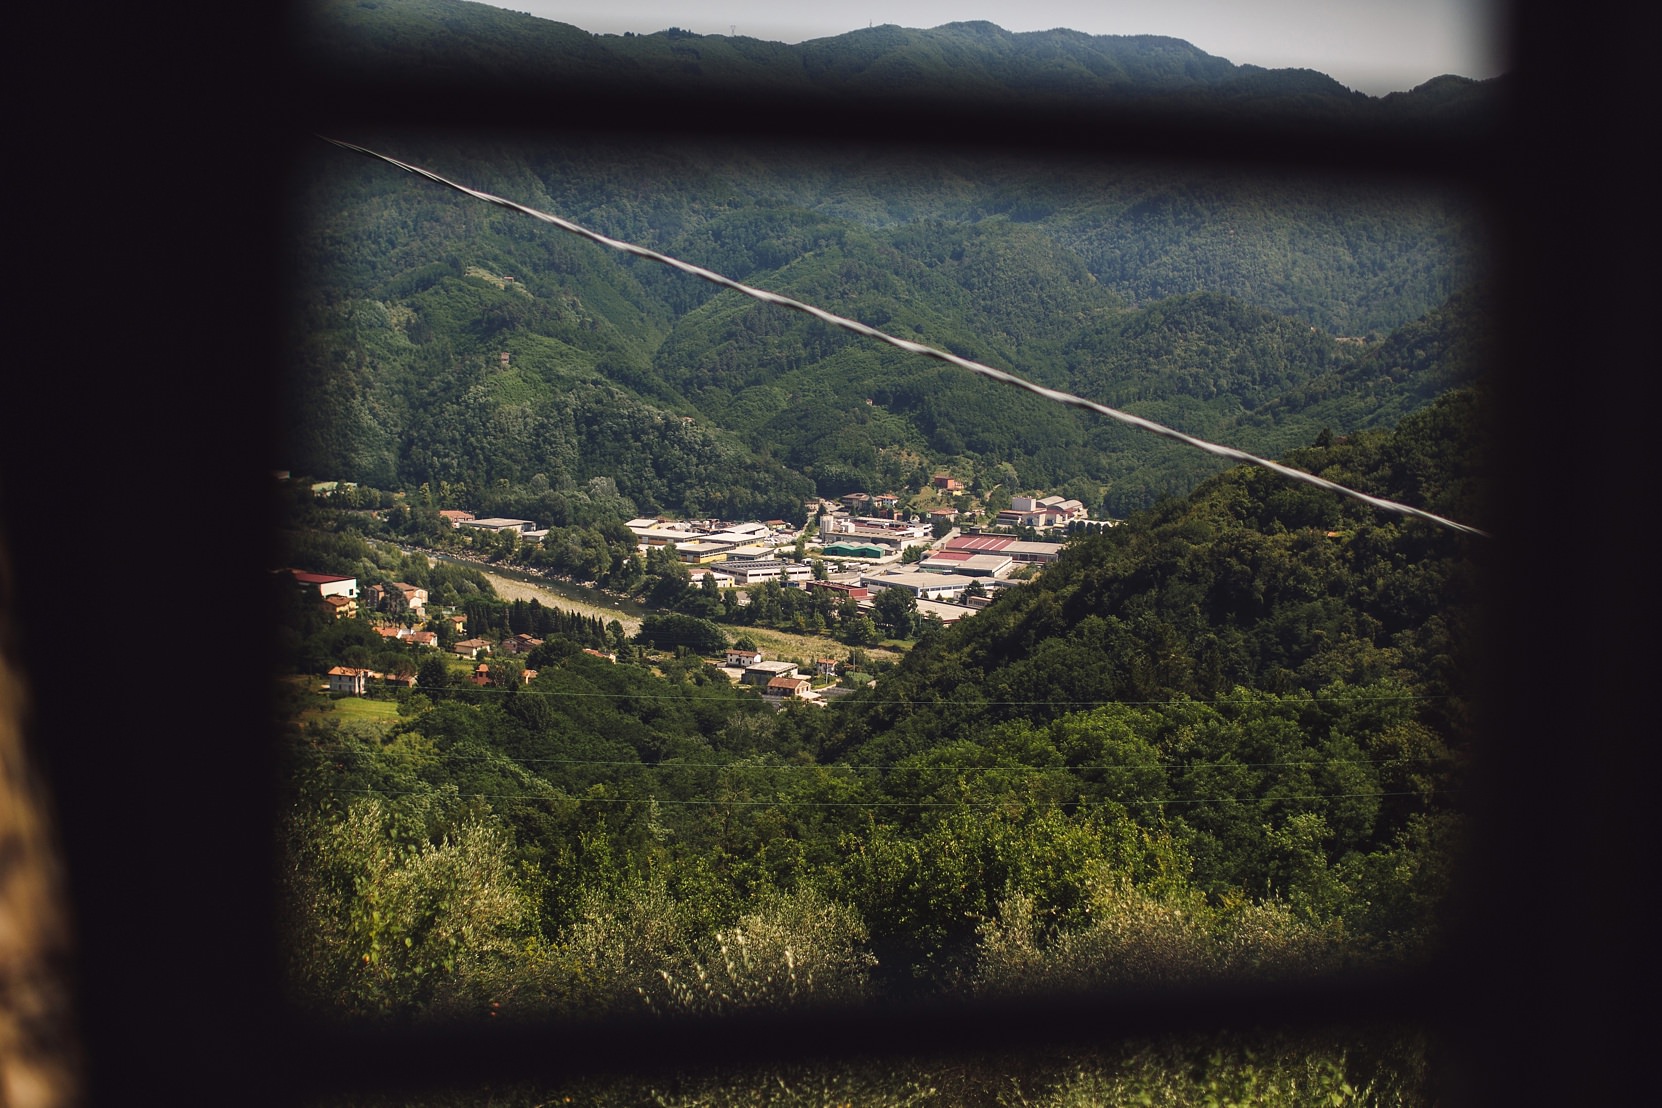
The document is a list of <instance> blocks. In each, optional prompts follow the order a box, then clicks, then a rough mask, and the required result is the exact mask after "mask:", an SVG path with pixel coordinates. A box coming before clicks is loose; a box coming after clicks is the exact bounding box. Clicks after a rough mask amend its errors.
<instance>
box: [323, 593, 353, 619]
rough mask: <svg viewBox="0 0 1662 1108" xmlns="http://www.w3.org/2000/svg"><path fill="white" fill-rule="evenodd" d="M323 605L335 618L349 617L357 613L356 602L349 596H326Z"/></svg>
mask: <svg viewBox="0 0 1662 1108" xmlns="http://www.w3.org/2000/svg"><path fill="white" fill-rule="evenodd" d="M323 607H324V609H325V610H326V611H328V612H329V614H330V615H332V616H334V617H335V618H336V619H351V618H352V617H353V616H355V615H357V614H358V602H357V601H356V600H353V599H352V598H351V597H350V596H326V597H324V598H323Z"/></svg>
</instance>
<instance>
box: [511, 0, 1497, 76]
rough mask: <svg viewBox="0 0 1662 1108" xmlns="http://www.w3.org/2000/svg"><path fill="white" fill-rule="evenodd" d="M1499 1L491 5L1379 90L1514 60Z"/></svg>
mask: <svg viewBox="0 0 1662 1108" xmlns="http://www.w3.org/2000/svg"><path fill="white" fill-rule="evenodd" d="M1502 3H1503V0H1015V2H1011V0H1003V2H1002V3H992V2H984V0H882V2H879V0H833V2H830V3H816V4H801V3H793V2H791V0H783V2H781V0H699V2H698V3H693V4H689V3H686V2H685V0H681V2H677V0H610V2H608V0H499V2H495V3H494V4H493V6H495V7H499V8H508V9H510V10H512V11H521V12H529V13H530V14H532V15H535V16H541V17H542V18H544V19H555V20H559V21H560V22H561V23H570V24H572V25H574V26H577V27H581V28H583V29H584V30H585V31H592V32H596V33H601V34H621V33H623V32H624V31H634V32H636V33H638V34H639V33H650V32H652V31H662V30H664V29H666V28H668V27H680V28H682V29H684V30H688V31H695V32H697V33H699V34H704V35H726V34H734V33H736V34H740V35H748V36H750V37H751V38H759V39H767V40H770V41H774V42H802V41H804V40H806V39H814V38H829V37H830V36H832V35H840V34H844V33H846V32H848V31H853V30H856V29H858V28H862V27H866V26H869V25H874V24H875V25H881V24H884V23H897V24H899V25H900V26H902V27H938V26H940V25H941V24H943V23H953V22H960V21H969V20H977V19H983V20H986V21H988V22H990V23H996V24H998V25H999V26H1000V27H1003V28H1004V29H1005V30H1007V31H1045V30H1050V29H1051V28H1054V27H1067V28H1070V29H1072V30H1075V31H1084V32H1086V33H1088V34H1093V35H1169V36H1171V37H1172V38H1180V39H1185V40H1187V41H1188V42H1190V43H1193V44H1194V45H1195V46H1198V47H1199V48H1200V49H1202V50H1204V51H1206V52H1207V53H1208V54H1214V55H1216V56H1218V57H1221V58H1227V59H1228V60H1229V61H1232V62H1234V63H1236V64H1237V65H1248V64H1250V65H1261V66H1266V67H1269V68H1282V67H1292V68H1302V69H1315V70H1320V71H1321V72H1323V73H1326V74H1327V75H1328V76H1330V77H1332V78H1333V79H1334V80H1336V81H1338V82H1339V83H1340V84H1343V85H1346V86H1348V87H1350V88H1353V89H1356V90H1358V91H1360V92H1365V93H1368V94H1369V95H1371V96H1383V95H1384V94H1385V93H1387V92H1399V91H1406V90H1407V89H1410V88H1413V87H1414V86H1416V85H1419V84H1423V83H1424V82H1426V81H1428V80H1430V79H1431V78H1433V77H1437V76H1441V75H1442V74H1445V73H1454V74H1458V75H1459V76H1462V77H1477V78H1485V77H1493V76H1495V75H1497V74H1499V73H1501V72H1503V71H1504V70H1505V68H1506V61H1505V57H1504V54H1503V51H1502V49H1501V46H1500V43H1499V41H1498V40H1499V36H1498V35H1497V34H1495V33H1494V23H1495V21H1496V19H1497V16H1498V14H1499V12H1500V10H1501V7H1502Z"/></svg>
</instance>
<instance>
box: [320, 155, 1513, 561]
mask: <svg viewBox="0 0 1662 1108" xmlns="http://www.w3.org/2000/svg"><path fill="white" fill-rule="evenodd" d="M319 137H321V138H323V139H324V141H326V142H331V143H333V144H334V145H336V146H339V147H342V148H343V149H346V150H354V151H356V152H358V153H360V154H366V155H368V156H369V157H372V158H377V159H379V160H381V161H383V162H386V163H387V164H389V165H394V166H397V167H398V168H399V169H402V170H404V171H405V172H406V173H413V174H415V175H416V176H418V177H425V178H426V179H427V180H429V181H432V182H434V183H435V184H440V185H443V186H445V187H446V188H451V189H455V190H456V191H457V192H460V193H463V194H465V195H467V196H471V197H473V198H474V199H475V200H483V201H484V202H485V203H487V204H495V205H498V206H499V207H503V208H508V209H510V210H511V211H516V212H519V213H520V214H521V215H528V216H530V217H531V218H532V219H537V220H541V221H542V222H544V223H551V224H553V225H554V226H555V227H558V228H559V229H560V230H562V231H568V232H570V233H571V234H574V235H578V236H580V237H582V238H586V239H588V240H589V241H590V242H595V243H599V244H600V245H601V246H606V247H610V248H611V249H613V250H619V251H622V252H623V253H625V254H633V255H635V256H636V257H638V258H646V259H648V260H649V261H654V262H658V263H659V264H661V265H667V266H670V267H671V268H674V269H679V270H681V271H682V272H683V273H689V274H691V275H692V276H694V277H697V278H699V279H700V280H704V281H709V282H711V283H712V284H717V285H720V286H722V287H723V288H729V289H732V290H733V291H734V292H739V293H743V294H744V295H745V296H748V297H751V298H752V299H755V300H760V301H762V302H764V303H767V304H777V305H778V306H780V307H782V308H789V309H791V310H792V311H797V312H802V313H804V314H805V315H810V316H813V317H814V318H815V319H818V320H821V321H822V322H824V323H827V324H830V325H831V326H833V327H836V328H839V329H841V330H844V331H850V332H852V333H854V334H856V335H863V336H865V337H866V338H869V339H875V340H877V341H878V342H883V343H887V344H889V345H890V346H894V347H898V348H899V349H901V350H904V351H906V352H907V353H909V354H917V355H919V356H920V357H925V358H933V359H935V360H936V361H940V362H946V363H947V364H948V365H954V366H957V367H958V368H960V369H966V370H968V371H969V372H971V373H975V374H979V375H980V376H982V377H987V378H990V379H992V380H994V381H999V382H1002V383H1003V384H1006V385H1011V386H1013V387H1015V388H1018V389H1024V390H1026V391H1027V392H1030V393H1033V394H1034V395H1036V396H1042V397H1044V398H1045V399H1046V400H1050V401H1054V402H1055V403H1057V404H1063V405H1066V406H1068V407H1070V408H1083V409H1084V410H1086V411H1089V412H1095V413H1097V414H1098V415H1101V416H1106V417H1107V418H1109V419H1112V420H1117V421H1118V422H1120V423H1126V424H1130V425H1131V426H1132V427H1138V428H1141V429H1142V430H1144V431H1147V432H1149V433H1150V434H1155V435H1159V436H1160V437H1161V438H1166V439H1171V440H1172V441H1173V442H1179V443H1182V444H1183V445H1184V446H1188V447H1192V448H1194V449H1196V450H1201V451H1204V452H1205V453H1207V454H1211V455H1213V456H1215V457H1219V458H1227V459H1229V460H1231V461H1235V462H1244V463H1246V464H1248V465H1255V466H1260V467H1262V468H1264V469H1267V470H1269V471H1270V472H1272V473H1277V474H1280V475H1281V476H1282V477H1285V478H1287V479H1288V480H1291V481H1302V482H1304V483H1305V484H1307V485H1314V486H1316V487H1317V488H1320V489H1326V490H1327V491H1329V492H1333V493H1337V494H1338V495H1340V496H1348V497H1350V498H1351V499H1352V500H1359V501H1361V502H1362V503H1364V504H1367V505H1368V506H1369V507H1372V508H1377V509H1379V510H1380V511H1383V512H1392V513H1395V514H1397V515H1403V516H1408V517H1411V518H1413V519H1421V520H1424V521H1426V522H1427V523H1433V524H1436V525H1437V526H1439V527H1446V528H1448V529H1450V530H1453V531H1459V532H1462V533H1464V534H1468V535H1481V536H1483V537H1485V538H1487V537H1489V535H1488V532H1486V531H1482V530H1479V529H1478V528H1476V527H1472V526H1470V525H1468V524H1464V523H1459V522H1456V521H1455V520H1452V519H1448V518H1446V517H1444V516H1440V515H1435V514H1433V513H1431V512H1428V511H1425V510H1424V509H1422V508H1415V507H1413V506H1411V505H1408V504H1399V503H1397V502H1396V501H1394V500H1386V499H1384V498H1382V497H1377V496H1370V495H1368V494H1367V493H1365V492H1361V491H1359V490H1357V489H1352V488H1348V487H1346V486H1344V485H1341V484H1338V483H1337V482H1334V481H1329V480H1327V479H1326V478H1325V477H1318V476H1316V475H1315V474H1314V473H1306V472H1305V471H1303V470H1301V469H1294V468H1293V467H1291V466H1286V465H1282V464H1281V463H1280V462H1273V461H1270V460H1269V459H1268V458H1260V457H1258V456H1257V455H1255V454H1248V453H1246V452H1245V451H1243V450H1236V449H1235V448H1234V447H1231V446H1221V445H1219V444H1217V443H1213V442H1207V441H1206V440H1205V439H1197V438H1195V437H1193V436H1192V435H1185V434H1184V433H1183V432H1181V431H1177V430H1174V429H1172V428H1170V427H1167V426H1165V425H1164V424H1160V423H1155V422H1154V421H1153V420H1149V419H1144V418H1143V417H1141V416H1137V415H1132V414H1131V413H1130V412H1122V411H1120V410H1119V409H1118V408H1110V407H1108V406H1107V405H1106V404H1099V403H1097V402H1096V401H1094V400H1087V399H1085V398H1084V397H1082V396H1075V395H1074V394H1073V393H1069V392H1061V391H1059V390H1057V389H1052V388H1046V387H1045V386H1044V385H1040V384H1036V383H1034V382H1032V381H1028V380H1026V379H1024V378H1021V377H1017V376H1016V375H1015V374H1013V373H1008V372H1006V371H1004V370H1002V369H995V368H994V367H992V366H989V365H983V364H981V363H980V362H973V361H970V360H969V359H968V358H960V357H959V356H958V355H956V354H951V353H948V352H947V351H945V350H937V349H935V348H934V347H933V346H925V345H924V344H922V343H918V342H912V341H910V340H908V339H903V338H897V337H896V336H894V335H890V334H887V333H886V332H883V331H879V330H878V329H877V328H875V327H870V326H868V325H866V324H864V323H861V322H860V321H858V320H854V319H848V318H845V317H844V316H840V315H836V314H834V313H832V312H828V311H826V310H825V309H824V308H818V307H815V306H814V305H812V304H806V303H803V302H802V301H800V300H793V299H791V298H790V297H788V296H782V295H780V294H779V293H776V292H769V291H768V290H766V289H759V288H753V287H752V286H750V285H746V284H741V283H740V282H738V281H735V280H733V279H732V278H731V277H724V276H722V275H721V274H719V273H715V272H713V271H711V270H708V269H704V268H703V267H702V266H696V265H693V264H692V263H691V262H684V261H682V260H681V259H679V258H674V257H671V256H670V255H668V254H660V253H658V252H657V251H656V250H650V249H648V248H647V247H644V246H637V245H636V244H634V243H631V242H623V241H620V240H618V239H613V238H608V237H606V236H605V235H602V234H600V233H599V232H598V231H591V230H589V229H588V228H587V227H583V226H580V225H578V224H576V223H572V222H571V221H570V220H566V219H561V218H560V217H559V216H557V215H550V214H549V213H547V212H544V211H539V210H537V209H536V208H531V207H527V206H526V205H524V204H520V203H518V202H516V201H513V200H508V199H505V198H503V197H500V196H495V195H493V194H491V193H488V192H481V191H479V190H478V189H474V188H469V187H468V186H466V185H463V184H458V183H457V182H455V181H452V180H450V179H449V178H446V177H441V176H439V175H438V174H437V173H434V172H433V171H432V170H430V169H423V168H421V167H420V166H417V165H411V164H409V163H408V162H402V161H399V160H398V159H397V158H393V157H389V156H388V155H386V154H382V153H379V152H377V151H375V150H370V149H369V148H367V147H364V146H358V145H355V144H353V143H350V142H343V141H341V140H340V139H333V138H328V137H327V136H319Z"/></svg>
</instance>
